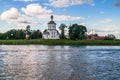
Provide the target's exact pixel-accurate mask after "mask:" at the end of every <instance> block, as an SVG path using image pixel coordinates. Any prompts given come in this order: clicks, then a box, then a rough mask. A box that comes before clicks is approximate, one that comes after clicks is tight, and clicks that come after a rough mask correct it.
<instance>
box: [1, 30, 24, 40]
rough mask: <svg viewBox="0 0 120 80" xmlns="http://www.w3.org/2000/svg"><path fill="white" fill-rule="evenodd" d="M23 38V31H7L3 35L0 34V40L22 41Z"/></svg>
mask: <svg viewBox="0 0 120 80" xmlns="http://www.w3.org/2000/svg"><path fill="white" fill-rule="evenodd" d="M24 38H25V30H22V29H20V30H15V29H12V30H9V31H7V32H5V33H1V34H0V39H24Z"/></svg>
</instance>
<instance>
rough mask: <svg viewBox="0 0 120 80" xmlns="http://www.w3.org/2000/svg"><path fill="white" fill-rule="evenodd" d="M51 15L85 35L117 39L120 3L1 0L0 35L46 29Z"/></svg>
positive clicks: (103, 0) (102, 0) (114, 0)
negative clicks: (83, 29) (82, 29)
mask: <svg viewBox="0 0 120 80" xmlns="http://www.w3.org/2000/svg"><path fill="white" fill-rule="evenodd" d="M50 15H53V16H54V21H55V22H56V24H57V28H58V27H59V26H60V24H61V23H64V24H66V25H67V26H69V25H70V23H71V24H79V25H85V26H86V27H87V29H88V33H89V32H90V31H91V30H94V31H95V33H97V34H98V35H107V34H114V35H115V36H116V37H117V38H120V22H119V21H120V18H119V15H120V0H0V32H5V31H8V30H10V29H25V27H26V26H27V25H30V26H31V29H32V30H37V29H40V30H41V31H43V30H44V29H47V23H48V22H49V21H50Z"/></svg>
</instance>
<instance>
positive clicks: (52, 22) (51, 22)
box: [48, 21, 56, 25]
mask: <svg viewBox="0 0 120 80" xmlns="http://www.w3.org/2000/svg"><path fill="white" fill-rule="evenodd" d="M48 24H55V25H56V23H55V22H54V21H50V22H48Z"/></svg>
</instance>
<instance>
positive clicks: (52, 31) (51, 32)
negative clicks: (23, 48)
mask: <svg viewBox="0 0 120 80" xmlns="http://www.w3.org/2000/svg"><path fill="white" fill-rule="evenodd" d="M43 39H60V38H59V32H58V30H57V29H56V23H55V22H54V21H53V15H51V21H49V22H48V29H47V30H45V31H44V32H43Z"/></svg>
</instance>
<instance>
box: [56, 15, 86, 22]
mask: <svg viewBox="0 0 120 80" xmlns="http://www.w3.org/2000/svg"><path fill="white" fill-rule="evenodd" d="M80 19H84V18H82V17H75V16H66V15H55V20H58V21H63V20H65V21H74V20H80Z"/></svg>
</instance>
